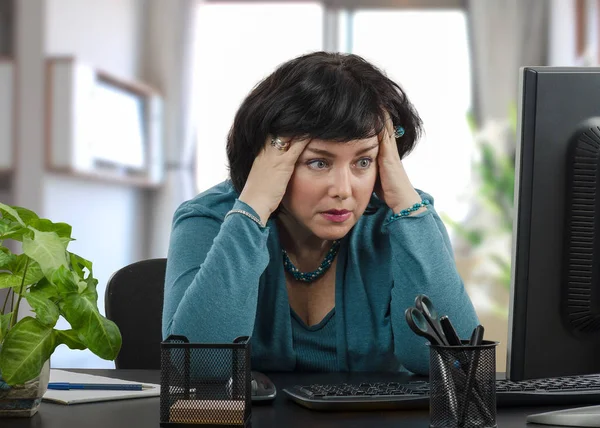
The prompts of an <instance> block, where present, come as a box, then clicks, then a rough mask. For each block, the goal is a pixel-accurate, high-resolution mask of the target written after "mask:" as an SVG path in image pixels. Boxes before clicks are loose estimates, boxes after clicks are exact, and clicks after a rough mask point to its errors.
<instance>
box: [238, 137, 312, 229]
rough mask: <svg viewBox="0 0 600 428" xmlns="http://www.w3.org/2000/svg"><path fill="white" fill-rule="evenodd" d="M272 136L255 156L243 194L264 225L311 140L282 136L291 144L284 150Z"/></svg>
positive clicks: (286, 142)
mask: <svg viewBox="0 0 600 428" xmlns="http://www.w3.org/2000/svg"><path fill="white" fill-rule="evenodd" d="M271 138H272V137H271V136H268V137H267V141H266V142H265V146H264V148H263V150H262V151H261V152H260V153H259V154H258V156H257V157H256V158H255V159H254V163H253V164H252V169H251V170H250V174H249V175H248V180H246V184H245V185H244V188H243V189H242V193H241V194H240V197H239V200H240V201H242V202H244V203H246V204H248V205H250V206H251V207H252V209H254V211H256V213H257V214H258V215H259V216H260V220H261V222H262V224H264V225H266V224H267V220H268V219H269V216H270V215H271V213H273V211H275V210H276V209H277V207H278V206H279V203H280V202H281V199H282V198H283V195H284V194H285V190H286V189H287V185H288V183H289V181H290V177H291V176H292V173H293V172H294V167H295V166H296V162H297V161H298V158H299V157H300V155H301V154H302V152H303V151H304V148H305V147H306V145H307V144H308V143H309V142H310V139H290V138H280V139H279V141H280V142H282V143H283V146H284V147H287V148H286V149H285V150H282V149H281V148H277V147H275V146H273V145H272V144H271ZM280 147H281V146H280Z"/></svg>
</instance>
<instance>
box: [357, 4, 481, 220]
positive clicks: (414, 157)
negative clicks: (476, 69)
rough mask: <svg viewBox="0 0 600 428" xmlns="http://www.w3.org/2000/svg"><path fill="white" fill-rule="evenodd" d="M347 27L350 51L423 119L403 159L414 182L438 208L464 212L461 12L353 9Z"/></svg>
mask: <svg viewBox="0 0 600 428" xmlns="http://www.w3.org/2000/svg"><path fill="white" fill-rule="evenodd" d="M350 28H351V30H350V31H351V33H350V34H351V36H350V50H351V52H353V53H356V54H358V55H361V56H363V57H364V58H365V59H367V60H369V61H371V62H373V63H374V64H375V65H377V66H379V67H380V68H382V69H383V70H384V71H386V72H387V74H388V76H389V77H390V78H391V79H392V80H394V81H395V82H396V83H398V84H400V86H401V87H402V88H403V90H405V91H406V93H407V96H408V98H409V99H410V100H411V101H412V103H413V104H414V106H415V108H416V109H417V111H418V112H419V114H420V116H421V119H422V120H423V126H424V129H425V135H424V138H422V140H421V141H420V142H419V144H418V145H417V146H416V148H415V150H414V151H413V152H412V153H411V154H410V155H409V156H408V157H407V158H406V160H405V162H404V165H405V168H406V171H407V173H408V176H409V178H410V179H411V182H412V184H413V186H415V187H416V188H418V189H421V190H424V191H426V192H428V193H430V194H431V195H432V196H433V197H434V199H435V203H436V207H437V209H438V211H439V212H445V213H446V214H448V215H449V216H451V217H452V218H454V219H456V220H458V219H460V218H462V217H464V215H466V211H467V209H468V201H465V202H464V203H463V202H461V200H460V194H461V193H463V190H466V188H467V186H468V185H469V182H470V180H471V159H472V155H473V143H472V141H473V140H472V137H471V133H470V130H469V127H468V122H467V112H468V111H469V109H470V103H471V68H470V60H469V49H468V39H467V23H466V16H465V12H464V11H460V10H443V11H437V10H427V11H425V10H423V11H418V10H412V11H401V10H379V11H356V12H355V14H354V16H353V17H351V19H350ZM434 30H435V31H434Z"/></svg>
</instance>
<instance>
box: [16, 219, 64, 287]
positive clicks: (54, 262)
mask: <svg viewBox="0 0 600 428" xmlns="http://www.w3.org/2000/svg"><path fill="white" fill-rule="evenodd" d="M32 230H33V231H34V238H33V239H30V238H28V237H24V238H23V252H24V253H25V254H27V255H28V256H29V257H31V258H32V259H33V260H35V261H36V262H38V263H39V265H40V267H41V268H42V272H44V275H46V276H51V275H52V273H53V272H54V271H55V270H56V269H58V268H59V267H61V266H67V267H68V261H67V245H66V244H65V243H63V241H62V240H61V238H60V237H59V236H58V235H57V233H56V232H41V231H39V230H35V229H32Z"/></svg>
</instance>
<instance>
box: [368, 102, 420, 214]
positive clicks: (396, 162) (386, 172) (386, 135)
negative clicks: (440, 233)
mask: <svg viewBox="0 0 600 428" xmlns="http://www.w3.org/2000/svg"><path fill="white" fill-rule="evenodd" d="M385 117H386V119H385V126H384V128H383V130H382V131H381V133H380V134H379V154H378V155H377V164H378V166H379V183H378V186H377V188H376V193H377V196H378V197H379V199H381V200H383V201H385V203H386V205H387V206H388V207H390V208H391V209H392V211H393V212H394V214H397V213H399V212H400V211H402V210H404V209H406V208H409V207H411V206H413V204H415V203H417V202H421V197H420V196H419V194H418V193H417V191H416V190H415V189H414V187H413V186H412V184H411V183H410V180H409V179H408V175H406V171H405V170H404V166H403V165H402V160H401V159H400V154H399V153H398V146H396V138H395V137H394V124H393V123H392V119H391V118H390V116H389V114H388V113H387V111H386V112H385ZM423 209H424V208H421V209H420V210H417V211H414V212H413V214H414V213H418V212H420V211H421V210H423Z"/></svg>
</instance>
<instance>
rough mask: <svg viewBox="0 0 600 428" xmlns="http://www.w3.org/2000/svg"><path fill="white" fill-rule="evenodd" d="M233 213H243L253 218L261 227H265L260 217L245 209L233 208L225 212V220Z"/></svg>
mask: <svg viewBox="0 0 600 428" xmlns="http://www.w3.org/2000/svg"><path fill="white" fill-rule="evenodd" d="M231 214H242V215H245V216H246V217H248V218H249V219H251V220H253V221H254V222H255V223H256V224H258V225H259V226H260V227H265V226H263V224H262V222H261V221H260V219H259V218H258V217H256V216H254V215H252V214H250V213H249V212H248V211H244V210H231V211H229V212H228V213H227V214H225V217H224V219H223V220H225V219H226V218H227V217H228V216H230V215H231Z"/></svg>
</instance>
